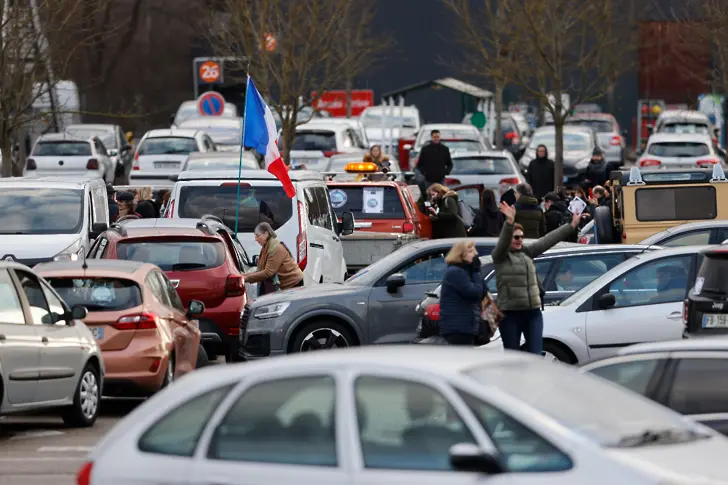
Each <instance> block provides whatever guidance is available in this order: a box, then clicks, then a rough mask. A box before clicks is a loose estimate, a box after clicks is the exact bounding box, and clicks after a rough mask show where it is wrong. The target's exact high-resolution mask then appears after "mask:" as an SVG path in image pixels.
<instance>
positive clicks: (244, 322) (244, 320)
mask: <svg viewBox="0 0 728 485" xmlns="http://www.w3.org/2000/svg"><path fill="white" fill-rule="evenodd" d="M250 314H251V310H250V304H247V305H245V309H244V310H243V316H242V317H240V334H239V336H240V341H241V342H242V340H243V337H244V336H245V330H246V329H247V328H248V321H249V320H250Z"/></svg>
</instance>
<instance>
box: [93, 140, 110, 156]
mask: <svg viewBox="0 0 728 485" xmlns="http://www.w3.org/2000/svg"><path fill="white" fill-rule="evenodd" d="M94 146H95V147H96V151H97V152H98V153H99V155H103V156H105V157H108V156H109V153H108V152H107V151H106V147H105V146H104V144H103V143H101V141H100V140H98V139H97V140H95V141H94Z"/></svg>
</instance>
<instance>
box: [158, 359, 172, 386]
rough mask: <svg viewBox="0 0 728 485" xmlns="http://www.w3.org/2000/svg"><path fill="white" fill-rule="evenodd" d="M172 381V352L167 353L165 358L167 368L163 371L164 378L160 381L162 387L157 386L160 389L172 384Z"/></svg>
mask: <svg viewBox="0 0 728 485" xmlns="http://www.w3.org/2000/svg"><path fill="white" fill-rule="evenodd" d="M172 382H174V354H172V353H170V354H169V359H167V369H166V370H165V371H164V380H163V381H162V387H160V388H159V390H160V391H161V390H162V389H164V388H165V387H167V386H168V385H170V384H172Z"/></svg>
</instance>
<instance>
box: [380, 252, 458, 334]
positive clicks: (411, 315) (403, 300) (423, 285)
mask: <svg viewBox="0 0 728 485" xmlns="http://www.w3.org/2000/svg"><path fill="white" fill-rule="evenodd" d="M446 268H447V263H445V251H444V250H442V249H431V250H429V251H427V252H421V253H419V254H417V255H416V256H413V257H411V258H410V259H409V260H407V261H406V262H405V263H403V264H401V265H399V266H398V267H396V268H393V269H392V270H391V271H389V272H388V273H387V274H385V275H384V276H383V277H382V278H381V279H380V280H379V281H377V282H376V283H375V284H374V286H373V287H372V291H371V292H370V293H369V301H368V321H369V341H370V343H372V344H401V343H407V342H410V341H411V340H412V339H413V338H415V336H416V331H417V324H418V323H419V320H418V315H417V313H416V312H415V311H414V309H415V307H416V306H417V304H418V303H419V302H420V301H422V297H423V296H424V295H425V292H426V291H428V290H431V289H432V288H434V287H436V286H437V285H439V284H440V282H442V277H443V276H444V274H445V269H446ZM398 273H399V274H402V275H403V276H404V278H405V284H404V286H402V287H401V288H397V289H396V290H395V291H394V292H392V293H390V292H389V291H388V290H387V278H388V277H389V276H391V275H393V274H398Z"/></svg>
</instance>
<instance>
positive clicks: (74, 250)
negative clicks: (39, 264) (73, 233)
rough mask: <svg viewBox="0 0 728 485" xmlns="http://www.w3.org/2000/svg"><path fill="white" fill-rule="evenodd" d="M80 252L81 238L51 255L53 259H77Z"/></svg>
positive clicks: (81, 248) (81, 249)
mask: <svg viewBox="0 0 728 485" xmlns="http://www.w3.org/2000/svg"><path fill="white" fill-rule="evenodd" d="M82 254H83V245H82V244H81V240H80V239H79V240H78V241H76V242H74V243H73V244H71V245H70V246H68V247H67V248H66V249H64V250H63V251H61V252H60V253H58V254H56V255H55V256H54V257H53V261H78V259H79V258H80V257H81V255H82Z"/></svg>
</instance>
